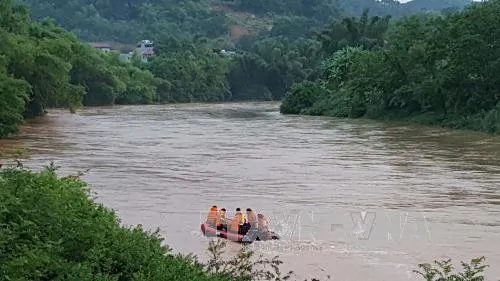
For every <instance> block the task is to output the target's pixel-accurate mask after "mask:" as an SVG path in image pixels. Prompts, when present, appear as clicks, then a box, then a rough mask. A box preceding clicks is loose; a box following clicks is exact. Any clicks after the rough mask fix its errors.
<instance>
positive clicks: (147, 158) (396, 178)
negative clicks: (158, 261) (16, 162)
mask: <svg viewBox="0 0 500 281" xmlns="http://www.w3.org/2000/svg"><path fill="white" fill-rule="evenodd" d="M278 107H279V104H277V103H228V104H211V105H201V104H190V105H165V106H120V107H110V108H88V109H85V110H82V111H79V112H78V113H77V114H70V113H66V112H64V111H51V113H50V114H49V115H48V116H46V117H44V118H41V119H38V120H35V121H33V122H30V123H29V124H27V125H26V126H24V127H23V128H22V130H21V133H20V135H19V136H18V137H16V138H13V139H11V140H4V141H1V142H0V146H2V147H3V149H5V148H8V147H13V146H22V147H25V148H26V149H28V150H29V151H30V153H31V154H30V157H29V158H28V159H25V162H24V163H25V166H28V167H30V168H34V169H39V168H41V167H42V166H44V165H47V164H48V163H49V162H50V161H54V162H55V164H56V165H59V166H61V168H60V173H61V174H68V173H73V174H74V173H76V172H77V171H83V170H87V169H90V170H89V171H88V172H87V174H86V175H85V176H84V177H83V179H84V180H86V181H87V182H88V183H89V184H90V185H91V186H92V188H93V191H94V192H95V193H96V194H97V200H98V201H99V202H103V203H104V204H106V205H107V206H108V207H111V208H114V209H115V210H117V213H118V214H119V216H120V217H121V218H122V222H123V223H124V224H128V225H136V224H142V225H143V226H144V227H145V228H149V229H154V228H156V227H160V229H161V233H162V234H163V235H164V236H165V237H166V243H167V244H169V246H170V247H172V248H173V249H174V251H180V252H183V253H188V252H193V253H196V254H198V255H200V256H201V257H202V258H203V257H204V253H205V249H206V247H207V243H208V242H207V239H205V238H203V237H202V236H200V223H201V221H203V220H204V219H205V217H206V212H207V211H208V208H209V207H210V206H211V205H213V204H216V205H218V206H220V207H225V208H226V209H228V210H229V213H231V214H232V213H233V211H234V209H235V208H237V207H240V208H248V207H251V208H254V209H256V210H257V211H258V212H262V213H264V214H265V215H267V216H268V217H269V219H270V223H271V226H272V227H273V228H274V229H275V230H276V231H277V232H279V233H280V234H281V236H282V237H283V239H282V240H280V241H276V242H258V243H255V244H254V245H253V246H251V247H253V249H254V250H255V251H257V252H258V253H263V254H265V255H276V254H278V255H280V256H281V258H282V260H283V261H284V263H285V264H284V269H293V270H294V271H296V272H297V276H298V277H299V278H300V277H314V276H317V277H325V276H326V275H330V276H331V277H332V280H349V281H351V280H352V281H358V280H370V281H382V280H383V281H386V280H391V281H392V280H401V281H403V280H420V279H418V278H417V276H416V275H415V274H414V273H412V270H413V269H416V267H417V264H418V263H421V262H429V261H432V260H434V259H443V258H448V257H450V258H452V259H453V260H454V261H456V262H458V261H460V260H470V259H471V258H475V257H479V256H483V255H484V256H486V257H487V262H488V264H490V265H491V267H490V268H489V269H488V271H487V278H486V279H487V280H500V138H499V137H492V136H486V135H483V134H479V133H471V132H456V131H449V130H444V129H437V128H427V127H420V126H406V125H395V124H387V123H380V122H374V121H366V120H343V119H340V120H339V119H331V118H323V117H310V116H300V117H297V116H283V115H280V114H279V112H278ZM2 161H3V162H4V164H5V162H8V161H7V160H0V163H1V162H2ZM239 247H241V246H240V245H238V244H234V243H233V244H231V245H229V251H237V250H238V249H239Z"/></svg>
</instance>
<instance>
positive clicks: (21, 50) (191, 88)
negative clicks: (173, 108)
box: [0, 0, 497, 137]
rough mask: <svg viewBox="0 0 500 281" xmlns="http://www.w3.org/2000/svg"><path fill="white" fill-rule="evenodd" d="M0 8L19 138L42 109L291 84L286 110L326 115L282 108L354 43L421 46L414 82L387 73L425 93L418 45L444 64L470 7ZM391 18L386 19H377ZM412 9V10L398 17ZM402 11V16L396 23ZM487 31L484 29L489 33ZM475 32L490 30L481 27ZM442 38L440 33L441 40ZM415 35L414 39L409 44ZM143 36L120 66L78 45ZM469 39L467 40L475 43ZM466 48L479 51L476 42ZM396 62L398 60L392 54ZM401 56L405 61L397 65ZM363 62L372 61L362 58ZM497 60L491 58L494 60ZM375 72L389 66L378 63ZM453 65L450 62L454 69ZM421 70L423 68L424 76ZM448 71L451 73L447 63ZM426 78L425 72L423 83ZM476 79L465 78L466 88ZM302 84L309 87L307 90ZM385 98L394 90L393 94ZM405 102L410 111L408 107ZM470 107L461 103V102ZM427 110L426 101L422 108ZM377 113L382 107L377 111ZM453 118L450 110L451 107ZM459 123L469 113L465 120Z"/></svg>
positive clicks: (249, 96)
mask: <svg viewBox="0 0 500 281" xmlns="http://www.w3.org/2000/svg"><path fill="white" fill-rule="evenodd" d="M0 3H1V6H0V8H1V10H0V36H1V38H0V39H1V41H0V54H1V56H0V93H1V95H0V105H1V106H0V137H6V136H8V135H10V134H12V133H16V132H17V127H18V125H19V124H21V123H22V122H23V121H24V120H25V119H26V118H31V117H36V116H41V115H44V113H45V110H46V108H49V107H65V108H70V109H71V110H75V109H76V108H78V107H80V106H96V105H113V104H150V103H156V102H165V103H170V102H195V101H196V102H220V101H229V100H282V99H283V98H284V97H285V96H286V95H287V93H289V92H290V90H291V89H292V88H293V89H294V90H293V94H292V95H291V96H289V98H288V100H285V104H284V107H282V109H283V110H282V112H283V113H293V112H300V113H310V114H326V113H325V112H326V111H328V112H330V111H331V110H329V109H328V105H326V104H325V105H322V108H324V109H325V110H323V109H321V110H317V109H315V110H309V109H307V108H308V107H309V106H307V104H306V105H301V106H302V107H304V108H301V109H300V110H298V111H297V110H289V109H287V108H286V107H287V105H286V104H287V103H289V102H290V99H291V98H292V99H293V97H294V96H296V94H297V92H298V91H297V89H300V88H301V87H302V88H304V89H306V90H307V91H311V89H316V90H317V92H315V93H319V92H321V93H322V95H321V96H322V97H323V96H325V93H326V91H324V92H323V90H324V89H323V88H318V87H319V86H318V85H319V84H320V82H321V83H323V82H325V81H326V80H328V79H327V78H325V77H324V75H325V73H326V72H325V71H327V70H325V65H327V64H330V66H331V67H333V65H334V64H335V59H336V58H337V57H338V55H339V53H335V51H339V52H347V53H349V54H351V53H352V50H351V49H350V47H353V48H354V47H355V48H357V49H356V50H362V51H363V52H362V54H367V53H366V52H367V51H370V53H369V54H377V55H378V56H381V57H388V56H389V57H392V56H396V55H399V56H400V57H399V59H401V56H404V55H407V54H408V53H409V52H411V53H412V55H413V56H416V54H417V53H418V52H420V53H419V54H420V56H421V57H415V58H414V60H413V61H414V62H415V65H419V67H420V68H415V67H416V66H413V65H408V66H407V67H408V68H409V70H411V71H415V72H417V71H419V72H418V74H419V75H421V77H415V78H414V79H416V81H411V82H410V80H408V79H410V78H411V79H413V77H403V76H404V75H410V74H408V73H405V74H404V75H403V76H401V77H392V78H391V79H393V80H394V81H396V80H397V81H398V82H397V83H400V84H401V85H406V84H404V83H414V82H421V80H422V81H423V80H425V81H424V82H425V85H424V86H425V87H427V88H431V87H434V86H432V85H430V84H429V83H434V80H429V79H441V80H443V79H444V78H443V77H439V78H434V77H433V76H432V75H435V74H436V71H437V69H436V67H434V68H435V69H430V67H431V66H430V65H427V64H425V65H421V64H422V63H423V62H421V61H419V60H420V59H421V58H422V57H426V59H427V55H424V54H423V52H427V51H428V50H427V49H426V48H431V47H430V46H431V45H432V54H433V56H434V59H436V60H439V59H441V58H442V56H443V54H444V53H446V52H448V50H446V48H449V46H448V45H447V44H448V43H449V42H452V41H453V42H455V41H454V40H455V39H454V38H455V37H456V38H458V37H457V36H455V35H457V34H460V33H459V32H461V31H456V30H455V31H453V30H452V29H453V28H452V27H451V26H450V25H452V22H453V20H452V19H455V18H467V17H468V16H467V13H470V12H469V11H467V12H465V14H464V13H462V12H460V11H461V9H463V8H464V5H467V4H468V3H467V2H464V1H462V0H453V1H451V0H450V1H446V2H445V3H444V4H443V3H440V4H435V3H434V2H430V1H425V0H414V1H412V2H409V3H406V4H400V3H398V2H394V1H370V0H357V1H353V2H352V3H351V2H349V3H351V4H348V2H347V1H342V0H341V1H326V0H314V1H309V2H304V1H291V2H290V1H288V2H286V5H285V4H284V3H285V2H284V1H281V0H273V1H246V0H236V1H222V0H221V1H217V2H214V1H174V0H135V1H127V2H123V1H100V0H95V1H90V2H89V1H80V0H74V1H55V2H48V1H30V0H26V1H24V2H23V1H21V2H19V1H18V2H14V1H11V0H0ZM433 3H434V4H433ZM495 3H497V2H495V1H493V2H492V3H488V4H487V5H491V6H494V5H496V4H495ZM22 4H26V5H27V6H24V5H22ZM381 5H382V6H381ZM28 7H29V8H28ZM366 7H368V8H370V9H373V10H374V13H371V12H370V13H369V16H368V13H367V12H366V10H363V11H364V12H363V13H360V14H358V15H357V16H355V15H356V13H357V12H358V11H359V9H360V8H366ZM382 7H384V8H385V9H383V8H382ZM30 9H31V12H30ZM370 11H371V10H370ZM389 13H393V14H391V15H385V14H389ZM408 14H416V15H417V16H416V17H413V18H411V19H406V18H405V16H406V15H408ZM490 14H491V13H490ZM491 15H493V14H491ZM46 16H50V18H46ZM398 17H403V18H402V19H400V20H397V21H396V20H394V18H398ZM468 20H469V21H472V22H473V23H474V24H475V25H477V24H479V25H481V26H482V25H485V24H486V21H488V20H489V19H486V18H484V19H483V16H481V17H475V18H473V19H468ZM455 21H458V20H455ZM412 22H416V23H415V24H416V26H415V27H418V28H421V29H419V31H421V32H427V35H422V34H420V33H419V31H417V30H412V28H414V27H413V26H411V27H407V29H408V32H409V35H407V36H408V37H404V36H402V35H397V36H396V35H392V34H398V32H399V31H401V30H402V27H401V26H405V24H411V23H412ZM488 24H489V25H491V26H493V27H494V26H495V25H496V24H497V22H495V21H494V20H490V21H489V22H488ZM436 28H438V29H439V32H445V29H446V30H449V32H454V33H450V34H448V35H449V36H448V37H442V38H441V37H433V36H438V35H437V32H438V31H436ZM464 28H465V27H464ZM470 28H472V26H471V27H470ZM490 29H491V27H490V28H489V29H487V30H490ZM67 30H69V31H67ZM478 30H479V28H478ZM494 30H495V29H493V32H491V34H493V33H494V32H495V31H494ZM70 31H71V32H70ZM411 32H413V33H411ZM415 32H416V33H415ZM468 32H473V31H472V30H469V31H468ZM481 32H486V31H485V29H482V30H481ZM443 34H444V33H442V34H441V33H439V36H442V35H443ZM417 35H418V36H417ZM422 36H423V37H425V38H423V37H422ZM453 36H455V37H453ZM480 36H481V35H479V34H471V35H470V39H469V40H472V41H470V42H476V41H474V40H483V39H484V38H479V37H480ZM421 37H422V38H421ZM419 38H420V39H421V41H418V42H417V41H415V40H417V39H419ZM431 38H439V40H438V41H437V42H441V43H437V42H431V41H432V39H431ZM445 38H447V39H445ZM491 38H493V37H491ZM491 38H490V39H491ZM140 39H152V40H154V42H155V57H154V58H153V59H151V60H150V61H149V62H148V63H143V62H141V60H140V59H139V58H138V57H134V59H133V61H132V62H131V63H126V62H122V61H120V60H119V56H118V53H111V54H104V53H101V52H99V51H98V50H96V49H94V48H92V47H90V45H88V44H86V43H85V41H89V40H101V41H108V42H115V43H116V42H121V43H124V44H128V43H133V44H134V45H135V43H136V42H137V40H140ZM490 39H484V40H490ZM398 40H400V41H398ZM408 40H410V41H411V43H409V42H407V41H408ZM422 40H423V41H422ZM425 40H427V41H425ZM443 40H448V41H443ZM457 40H458V39H457ZM470 42H469V41H467V42H465V43H467V44H472V43H470ZM487 42H490V41H487ZM401 44H416V45H415V46H414V45H412V46H413V47H414V49H415V50H414V49H411V50H406V49H405V46H400V47H398V48H399V49H397V50H399V51H400V53H391V52H396V51H395V50H396V47H395V46H399V45H401ZM426 44H427V45H426ZM429 44H430V45H429ZM456 44H457V46H458V45H459V46H458V47H461V48H462V49H464V48H465V49H464V50H466V48H468V47H467V46H465V45H460V44H462V43H460V42H456ZM458 47H457V48H458ZM346 48H347V49H346ZM471 48H476V49H477V48H481V47H480V46H477V45H476V46H474V45H473V44H472V45H471ZM493 48H494V47H493ZM221 49H229V50H235V53H229V54H223V53H221V52H220V50H221ZM417 50H418V52H417ZM454 50H455V49H454ZM478 50H479V49H478ZM494 50H496V49H494ZM457 51H458V49H457ZM372 52H373V53H372ZM405 52H406V53H405ZM347 53H346V54H347ZM430 54H431V53H430ZM457 56H459V55H457ZM431 57H432V56H431ZM467 57H468V59H470V60H475V59H478V58H476V56H467ZM397 58H398V57H394V58H393V61H395V60H396V59H397ZM369 59H370V60H374V59H380V58H379V57H375V58H372V57H370V58H369ZM457 59H458V58H457ZM484 59H486V58H484ZM427 60H428V59H427ZM409 62H410V61H408V60H404V63H409ZM475 62H477V61H475ZM443 63H455V61H454V60H452V61H445V62H443ZM460 63H465V62H460ZM360 65H364V66H363V67H368V66H369V65H365V64H363V63H361V64H360ZM448 65H449V64H448ZM494 66H495V65H494V64H491V67H494ZM331 67H330V70H331ZM360 67H361V66H360ZM380 67H381V68H386V66H385V65H384V66H380ZM398 67H399V66H398ZM401 67H402V66H401ZM456 67H457V66H456V65H452V67H451V68H456ZM326 68H327V69H328V67H326ZM441 68H443V67H441ZM441 68H439V69H441ZM421 69H424V70H425V71H430V72H429V73H425V72H424V70H421ZM352 71H356V72H359V73H362V72H361V71H367V72H368V73H369V74H371V71H372V70H371V69H367V70H364V69H352ZM402 71H404V70H402ZM446 71H450V67H448V68H447V70H446ZM471 71H472V70H471ZM481 71H483V72H484V71H486V70H485V69H481ZM489 73H491V72H489ZM474 74H475V75H479V73H474ZM363 75H364V74H363ZM401 75H402V74H401ZM411 75H417V74H411ZM429 75H431V76H432V77H431V78H429ZM446 75H448V73H447V74H446ZM456 75H459V74H456ZM460 75H462V74H460ZM463 75H465V74H463ZM356 76H357V79H359V78H360V77H359V75H358V74H356ZM446 77H448V76H446ZM460 77H462V76H460ZM342 79H348V77H343V78H342ZM366 79H368V77H367V78H366ZM387 79H388V78H387ZM398 79H399V80H398ZM401 79H407V80H406V81H408V82H402V80H401ZM449 79H453V78H449ZM455 79H458V78H456V77H455ZM477 79H479V80H481V81H483V80H484V79H487V78H485V77H482V76H480V78H477ZM477 79H476V80H474V81H477ZM488 79H489V78H488ZM492 79H493V78H492ZM441 80H439V81H441ZM384 81H385V80H384ZM474 81H472V80H471V81H469V82H468V83H469V84H468V85H470V83H473V82H474ZM301 82H304V83H301ZM424 82H422V83H424ZM308 83H309V84H308ZM342 83H344V82H342ZM363 83H365V84H364V85H365V86H366V87H372V86H373V85H370V84H367V83H368V82H367V81H364V82H363ZM394 83H396V82H394ZM440 83H447V84H446V85H449V84H450V83H451V82H450V81H448V80H446V81H444V80H443V81H441V82H440ZM461 83H466V82H465V81H462V82H461ZM474 83H475V82H474ZM492 83H493V82H492ZM330 84H331V83H330ZM306 85H308V86H307V87H305V86H306ZM394 85H396V84H394ZM411 85H413V84H411ZM461 85H462V84H461ZM424 86H421V88H420V89H419V91H421V92H424V91H425V94H424V95H427V96H429V95H430V94H431V92H428V89H423V88H422V87H424ZM311 87H312V88H311ZM322 87H323V86H322ZM394 87H395V86H394ZM400 87H403V86H400ZM405 87H406V88H408V87H410V86H409V85H406V86H405ZM412 87H413V86H412ZM457 87H458V86H457ZM460 87H462V86H460ZM473 87H476V88H475V89H474V90H470V91H471V92H474V93H476V94H479V93H478V92H477V91H479V90H481V91H483V90H484V89H486V90H487V91H489V92H494V89H493V88H492V87H493V85H492V84H488V85H486V84H485V85H484V87H482V88H480V89H479V88H478V87H479V86H478V85H476V84H474V85H472V86H469V88H470V89H472V88H473ZM403 88H404V87H403ZM406 88H404V89H406ZM462 88H463V87H462ZM345 89H346V88H345ZM394 89H396V88H383V89H378V91H382V90H384V91H385V90H387V91H393V90H394ZM448 90H449V91H451V89H448ZM400 91H401V90H400ZM405 91H406V92H405V95H409V91H410V90H408V89H406V90H405ZM439 91H440V93H442V94H443V95H446V94H447V93H448V92H445V91H441V89H440V90H439ZM299 92H300V91H299ZM330 92H332V89H330V90H329V93H330ZM394 93H397V95H402V94H401V93H399V92H394ZM387 95H388V96H391V95H392V93H391V94H387ZM461 97H462V96H461ZM315 98H318V97H315ZM463 98H465V97H463ZM495 98H497V97H496V96H494V95H493V94H492V96H491V97H490V100H489V101H484V102H482V103H484V104H485V105H484V106H486V104H488V106H489V104H491V103H494V100H495ZM387 99H389V98H388V97H387ZM308 102H310V101H308ZM405 102H406V103H407V101H401V102H400V104H405V105H407V104H406V103H405ZM392 103H394V101H391V104H392ZM317 104H318V103H317ZM411 104H412V106H414V102H411ZM316 106H317V105H316ZM461 106H463V102H462V103H460V102H458V103H457V102H455V105H454V107H455V108H458V109H460V108H461ZM470 106H471V105H470V103H467V107H470ZM481 106H483V105H481ZM424 107H425V108H428V105H424ZM481 108H482V109H484V110H485V112H490V109H491V108H488V107H484V108H483V107H481ZM306 109H307V110H306ZM426 110H427V109H426ZM379 112H380V113H381V114H382V113H383V112H384V111H379ZM449 113H450V111H449V110H448V111H447V114H449ZM453 114H458V115H459V116H461V117H463V116H464V115H460V114H462V113H459V112H458V111H453ZM481 114H483V113H481ZM484 114H486V113H484ZM484 114H483V115H484ZM488 114H489V113H488ZM488 114H486V115H487V116H489V117H488V118H489V119H484V120H494V117H491V116H493V115H491V114H493V113H491V114H489V115H488ZM333 115H335V116H341V115H342V114H333ZM361 115H363V116H369V114H361ZM486 115H485V116H486ZM352 116H354V115H352ZM471 116H472V115H471ZM478 116H479V115H474V118H476V117H477V118H479V119H480V120H483V119H481V118H482V117H481V118H480V117H478ZM463 118H466V119H467V118H469V115H467V117H463ZM485 118H486V117H485ZM469 119H470V118H469ZM469 119H467V120H469ZM479 119H478V120H479ZM432 120H434V119H432ZM453 120H455V119H453ZM453 122H455V121H453ZM464 122H465V121H464ZM467 122H469V121H467ZM474 122H475V121H474ZM461 124H463V122H462V123H461ZM468 126H469V125H468ZM469 127H470V126H469ZM472 127H474V126H472ZM476 127H477V126H476ZM483 127H484V126H483ZM483 127H481V128H483ZM488 127H489V128H490V129H488V130H489V131H492V130H496V129H495V127H494V126H493V125H491V124H490V125H488ZM491 128H493V129H491Z"/></svg>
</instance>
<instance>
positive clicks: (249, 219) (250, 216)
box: [241, 208, 257, 234]
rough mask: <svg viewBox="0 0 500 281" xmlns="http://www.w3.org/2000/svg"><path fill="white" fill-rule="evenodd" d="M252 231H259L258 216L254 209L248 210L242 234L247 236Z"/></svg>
mask: <svg viewBox="0 0 500 281" xmlns="http://www.w3.org/2000/svg"><path fill="white" fill-rule="evenodd" d="M250 229H257V215H256V214H255V212H254V211H252V209H250V208H247V214H246V221H245V223H244V224H243V226H242V230H241V232H242V233H243V234H247V233H248V231H249V230H250Z"/></svg>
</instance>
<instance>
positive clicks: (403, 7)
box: [17, 0, 470, 44]
mask: <svg viewBox="0 0 500 281" xmlns="http://www.w3.org/2000/svg"><path fill="white" fill-rule="evenodd" d="M17 1H19V2H20V3H24V4H27V5H28V6H29V7H30V9H31V11H32V12H31V14H32V16H33V17H34V18H35V19H43V18H45V17H51V18H54V19H55V20H56V22H57V23H58V24H60V25H61V26H63V27H64V28H65V29H67V30H69V31H71V32H73V33H75V34H76V35H77V36H78V37H79V38H80V39H82V40H84V41H113V42H121V43H132V44H135V43H136V42H137V41H139V40H142V39H151V40H155V41H157V42H158V41H162V40H164V39H165V38H168V37H169V36H172V35H174V36H183V35H186V34H190V35H201V36H206V37H208V38H212V39H213V38H227V37H229V38H231V39H236V38H239V37H241V36H242V35H246V34H257V33H260V32H265V33H268V34H266V35H267V36H269V35H271V36H274V35H285V36H291V37H295V38H296V37H297V36H303V35H306V34H307V32H308V31H310V30H311V29H312V28H318V27H322V26H323V25H325V24H328V23H330V22H331V21H332V20H333V19H337V18H342V17H347V16H349V17H350V16H358V15H359V14H361V12H362V11H363V10H364V9H365V8H368V9H370V11H371V13H372V14H373V15H378V16H384V15H391V16H392V17H393V18H399V17H401V16H406V15H410V14H415V13H421V12H440V11H442V10H444V9H461V8H463V7H464V6H466V5H468V4H469V3H470V1H469V0H439V1H435V0H413V1H411V2H408V3H399V2H397V1H394V0H383V1H376V0H309V1H299V0H289V1H284V0H204V1H197V0H183V1H178V0H129V1H120V0H106V1H105V0H91V1H88V0H71V1H61V0H53V1H46V0H42V1H40V0H17ZM295 38H293V39H295Z"/></svg>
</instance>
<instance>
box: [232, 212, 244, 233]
mask: <svg viewBox="0 0 500 281" xmlns="http://www.w3.org/2000/svg"><path fill="white" fill-rule="evenodd" d="M241 219H242V214H241V213H240V212H237V213H236V214H235V215H234V218H233V220H232V221H231V226H230V229H231V231H233V232H236V233H237V232H238V231H239V229H240V223H241Z"/></svg>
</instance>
